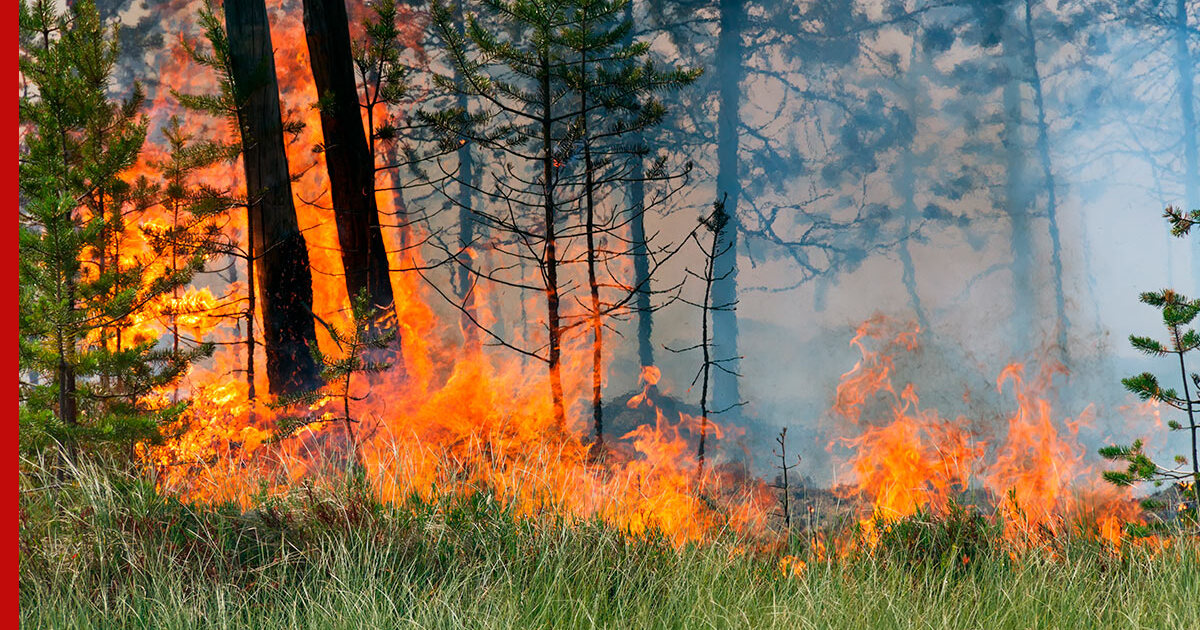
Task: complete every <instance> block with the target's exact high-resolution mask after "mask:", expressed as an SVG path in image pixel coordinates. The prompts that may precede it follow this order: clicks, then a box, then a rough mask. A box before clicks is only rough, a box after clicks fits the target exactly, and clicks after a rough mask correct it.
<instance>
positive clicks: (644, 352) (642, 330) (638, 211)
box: [625, 0, 654, 366]
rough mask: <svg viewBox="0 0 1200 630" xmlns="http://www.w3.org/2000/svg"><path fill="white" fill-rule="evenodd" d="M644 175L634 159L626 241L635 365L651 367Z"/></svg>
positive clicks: (628, 8)
mask: <svg viewBox="0 0 1200 630" xmlns="http://www.w3.org/2000/svg"><path fill="white" fill-rule="evenodd" d="M625 20H626V21H628V22H629V23H630V24H633V23H634V21H633V0H630V1H629V2H627V3H626V4H625ZM632 44H633V29H632V28H631V29H629V32H628V33H627V34H626V36H625V45H626V46H630V45H632ZM642 140H643V138H642V133H641V132H640V131H639V132H637V133H635V134H633V144H634V145H635V146H640V145H641V144H642ZM644 175H645V172H644V170H643V168H642V157H641V156H640V155H635V156H633V165H632V168H631V170H630V173H629V178H630V181H629V212H630V217H629V240H630V241H632V243H631V244H630V245H631V247H630V250H631V252H630V253H631V254H632V255H633V286H635V287H637V297H636V298H635V299H634V309H635V311H636V315H635V316H634V317H635V318H636V319H637V348H638V364H639V365H644V366H645V365H654V345H653V344H652V343H651V338H652V336H653V333H654V313H653V312H652V311H651V309H650V290H651V289H650V257H649V252H648V251H647V246H646V219H645V212H646V209H645V206H646V184H645V182H644V181H643V180H642V178H643V176H644Z"/></svg>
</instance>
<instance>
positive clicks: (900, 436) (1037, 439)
mask: <svg viewBox="0 0 1200 630" xmlns="http://www.w3.org/2000/svg"><path fill="white" fill-rule="evenodd" d="M919 332H920V331H919V329H915V328H914V329H907V328H905V327H903V326H900V325H898V324H896V323H894V322H891V321H889V320H887V319H885V318H883V317H881V316H876V317H874V318H872V319H870V320H868V321H867V322H865V323H863V324H862V326H860V327H859V328H858V330H857V334H856V335H855V337H854V338H853V340H852V341H851V345H853V346H855V347H857V348H859V350H860V351H861V352H862V359H861V360H860V361H859V362H858V363H857V364H856V365H855V366H854V368H853V369H851V370H850V371H849V372H847V373H846V374H844V375H843V376H842V379H841V383H840V384H839V386H838V390H837V400H836V403H835V405H834V407H833V413H834V415H835V417H838V418H841V419H842V420H843V421H846V422H849V423H850V427H849V430H850V432H851V433H854V434H853V435H851V436H848V437H842V438H840V439H838V440H837V441H835V442H834V443H833V444H831V445H830V446H831V448H832V447H834V446H842V447H846V448H848V449H850V451H851V455H850V457H849V459H848V460H847V472H848V473H849V475H850V478H851V479H852V480H853V481H852V482H851V483H850V484H848V485H847V486H844V487H843V488H842V492H843V493H844V494H846V496H853V497H860V498H862V499H864V500H865V502H866V507H864V516H863V518H862V520H861V521H860V524H861V526H862V527H863V531H864V532H865V534H866V538H867V541H868V542H869V543H870V544H872V545H873V544H874V541H875V540H876V537H877V535H878V534H877V532H876V527H877V525H878V524H881V523H882V524H886V523H889V522H891V521H895V520H899V519H902V518H905V517H908V516H911V515H913V514H916V513H918V512H923V513H926V514H932V515H944V514H945V513H946V512H947V509H948V507H949V506H950V504H951V503H952V502H955V501H961V498H962V497H963V496H964V494H965V493H966V492H967V491H968V490H969V489H971V487H972V483H971V482H972V480H973V479H974V480H977V481H978V484H979V485H981V486H982V487H983V488H985V489H986V490H987V491H988V495H987V499H989V500H990V501H992V502H994V504H995V512H994V514H995V518H996V519H997V520H998V521H999V522H1000V523H1002V524H1003V525H1004V531H1005V535H1006V538H1007V540H1008V542H1009V543H1010V544H1013V545H1015V546H1016V547H1017V548H1026V547H1028V546H1030V545H1034V546H1036V545H1039V544H1041V543H1042V542H1044V541H1047V540H1049V539H1051V538H1053V537H1054V536H1055V535H1056V534H1062V533H1066V532H1072V533H1082V534H1084V535H1086V536H1095V537H1099V538H1100V539H1102V540H1105V541H1107V542H1108V543H1109V544H1111V545H1113V546H1114V547H1119V546H1120V545H1121V541H1122V538H1123V536H1124V527H1125V525H1126V524H1127V523H1139V522H1141V515H1140V508H1139V507H1138V505H1137V502H1136V501H1135V500H1134V499H1133V498H1132V497H1131V496H1130V495H1129V494H1128V493H1124V492H1120V491H1118V490H1116V489H1114V488H1111V487H1108V486H1097V484H1095V483H1094V479H1095V478H1096V477H1097V471H1096V469H1095V468H1094V467H1093V466H1091V465H1088V464H1086V463H1085V461H1084V456H1083V453H1084V449H1083V447H1082V445H1081V444H1080V443H1079V441H1078V439H1077V434H1078V432H1079V429H1080V427H1081V426H1083V425H1086V424H1087V423H1088V422H1089V421H1090V417H1091V415H1092V414H1093V411H1092V408H1091V407H1089V408H1088V409H1085V410H1084V412H1083V413H1082V414H1081V415H1080V417H1079V418H1077V419H1075V420H1072V419H1070V418H1062V419H1059V418H1058V417H1056V415H1055V410H1054V408H1053V405H1052V403H1051V393H1050V392H1051V387H1052V380H1053V378H1054V377H1055V376H1056V375H1065V373H1066V372H1065V369H1064V368H1063V367H1062V366H1061V365H1058V364H1055V363H1053V362H1051V363H1048V364H1047V365H1048V367H1046V368H1044V369H1042V370H1041V371H1040V372H1039V373H1038V374H1037V375H1036V376H1035V377H1034V378H1032V379H1027V377H1026V375H1025V372H1026V368H1025V366H1024V365H1022V364H1019V363H1013V364H1010V365H1008V366H1007V367H1006V368H1005V369H1004V370H1003V371H1002V372H1001V374H1000V375H999V377H998V378H997V380H996V389H997V391H998V392H1001V393H1003V392H1005V391H1006V390H1009V391H1012V392H1013V394H1014V395H1015V398H1016V405H1015V411H1013V412H1012V414H1011V415H1010V416H1009V417H1008V418H1007V423H1006V426H1005V427H1003V429H1004V431H1003V432H1001V433H999V434H998V437H997V438H996V441H995V443H991V444H989V443H988V441H987V439H985V438H984V437H982V436H980V435H977V434H976V433H975V432H973V431H972V429H971V427H972V426H978V423H974V422H972V421H971V420H969V419H967V418H964V417H958V418H956V419H955V420H953V421H948V420H946V419H944V418H942V417H941V416H940V415H939V414H938V412H937V410H922V409H920V407H919V398H918V395H917V390H916V386H915V385H914V384H912V383H907V384H905V385H904V386H903V389H902V390H901V391H900V393H897V392H896V388H897V385H896V384H895V383H893V381H892V378H893V374H894V373H895V355H896V353H898V352H911V351H913V350H915V349H916V348H917V346H918V341H917V339H918V335H919ZM866 409H871V411H870V412H868V411H866ZM990 434H991V432H989V435H990ZM978 498H979V497H978V496H977V497H976V499H975V500H978ZM978 507H984V506H978Z"/></svg>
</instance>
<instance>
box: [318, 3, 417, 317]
mask: <svg viewBox="0 0 1200 630" xmlns="http://www.w3.org/2000/svg"><path fill="white" fill-rule="evenodd" d="M381 10H382V11H383V13H384V14H385V15H386V16H387V17H390V18H391V21H390V23H388V21H387V20H378V21H374V22H371V23H369V24H368V33H369V34H370V35H372V36H375V37H372V40H373V41H376V42H379V43H380V44H381V45H379V46H369V47H367V48H366V49H365V51H363V52H362V53H360V55H359V56H358V58H357V60H356V58H355V55H354V54H353V52H352V50H351V42H350V25H349V19H348V18H347V16H346V5H345V4H344V2H343V0H304V33H305V38H306V40H307V42H308V53H309V55H308V56H309V62H310V65H311V67H312V72H313V80H314V82H315V83H316V87H317V93H318V102H317V108H318V111H319V112H320V116H321V131H322V134H323V137H324V140H325V142H324V144H323V145H322V146H321V147H320V148H321V150H322V152H323V153H324V155H325V166H326V169H327V170H328V171H329V186H330V197H331V199H332V201H333V214H334V218H335V220H336V223H337V233H338V243H339V245H340V246H341V253H342V263H343V268H344V270H345V274H346V289H347V292H348V293H349V294H350V295H352V296H356V295H358V294H359V293H361V292H363V291H366V292H367V295H368V296H369V298H370V300H371V303H372V304H374V306H375V309H376V312H377V313H376V318H375V320H376V324H375V325H377V326H384V325H386V323H385V322H386V320H387V319H388V318H389V315H391V314H392V313H393V311H394V310H395V305H394V298H393V296H392V283H391V276H390V274H389V268H388V256H387V250H386V248H385V247H384V243H383V231H382V229H381V227H380V221H379V209H378V207H377V206H376V202H375V171H376V167H375V139H376V131H375V129H374V124H373V116H374V114H375V111H374V110H375V106H376V105H377V104H378V103H379V102H381V101H383V100H386V99H389V98H392V96H391V93H392V92H395V91H399V92H400V93H402V92H403V90H404V81H403V75H402V72H403V67H402V66H400V64H399V63H398V59H397V58H396V54H397V53H396V51H395V50H393V49H392V48H391V47H390V46H388V45H389V44H391V43H393V42H394V41H395V37H394V35H395V30H396V26H395V18H396V15H395V6H394V4H393V3H390V2H389V1H388V0H385V1H384V3H382V4H380V5H376V7H375V12H376V15H377V17H379V12H380V11H381ZM381 28H390V32H389V33H381ZM389 34H390V35H392V37H390V38H389V37H387V35H389ZM380 35H382V37H378V36H380ZM372 53H378V54H372ZM368 57H369V61H373V62H375V63H374V65H373V67H371V68H370V69H369V70H368V72H369V71H370V70H374V71H375V72H374V73H373V74H374V76H367V72H363V74H364V76H363V78H364V81H363V90H364V92H365V93H366V94H368V95H372V94H373V95H374V97H375V98H374V99H373V100H369V101H368V102H367V103H365V104H362V103H360V100H359V93H358V84H357V82H356V81H355V69H356V68H355V66H356V65H357V66H358V69H359V70H360V71H361V70H364V69H365V68H364V65H365V63H364V62H367V63H369V61H368ZM356 61H358V62H359V63H357V64H356ZM372 78H373V79H374V80H373V81H372V80H371V79H372ZM372 85H373V86H374V87H375V90H374V91H373V92H372V90H371V87H372ZM381 88H382V89H381ZM364 107H365V109H366V113H367V124H368V128H367V134H369V137H368V135H367V134H364V132H363V120H362V115H361V114H362V112H361V109H362V108H364ZM368 140H369V141H370V142H369V143H368Z"/></svg>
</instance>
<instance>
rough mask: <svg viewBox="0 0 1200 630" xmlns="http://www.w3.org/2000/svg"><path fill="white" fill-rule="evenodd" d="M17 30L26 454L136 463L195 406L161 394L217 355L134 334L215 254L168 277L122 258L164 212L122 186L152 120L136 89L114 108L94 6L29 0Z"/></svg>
mask: <svg viewBox="0 0 1200 630" xmlns="http://www.w3.org/2000/svg"><path fill="white" fill-rule="evenodd" d="M19 23H20V35H21V41H20V45H21V57H20V72H21V79H22V81H23V83H24V87H25V89H24V91H23V94H22V95H21V97H20V101H19V106H20V124H21V149H20V151H21V152H20V221H19V228H18V229H19V237H20V247H21V257H20V263H19V268H18V273H19V279H20V288H19V293H18V300H19V308H20V311H19V313H20V314H19V357H20V373H21V387H20V400H21V404H20V412H19V413H20V426H21V433H22V443H23V445H25V446H26V447H29V448H39V447H43V446H46V445H48V444H49V443H50V442H52V441H56V442H59V443H61V444H63V445H64V446H65V447H66V450H67V454H68V457H71V458H74V457H76V456H77V455H78V453H79V450H80V448H81V447H95V448H101V447H102V446H103V445H105V444H108V445H117V446H119V447H121V451H120V452H126V453H129V452H131V450H132V446H133V445H134V444H136V443H139V442H154V441H156V440H158V439H159V438H160V437H161V434H160V432H159V427H160V426H162V425H164V424H166V423H169V422H172V421H174V420H175V419H176V418H177V417H178V416H179V414H180V413H181V412H182V411H183V410H184V409H185V408H186V402H176V403H173V404H172V403H168V402H166V401H163V400H161V398H160V397H157V396H155V394H156V393H157V392H159V391H161V388H164V387H167V386H169V385H171V384H172V383H174V382H175V381H176V379H177V378H178V377H179V376H180V375H181V374H182V373H183V371H184V370H185V369H186V367H187V365H188V364H189V363H190V362H191V361H193V360H195V359H197V358H200V357H202V356H206V355H208V354H210V353H211V352H212V345H211V344H200V345H198V346H196V347H194V348H192V349H190V350H187V351H182V350H180V351H174V350H172V349H164V348H161V347H160V346H159V339H158V336H157V335H158V331H155V330H154V329H148V328H146V327H136V328H135V327H134V326H133V324H134V322H135V321H137V320H141V319H145V318H146V317H148V316H150V312H149V311H150V310H151V307H152V304H153V303H154V302H156V301H158V300H161V299H162V298H164V296H168V295H170V294H171V293H172V292H173V291H175V290H176V289H177V288H179V287H181V286H183V285H185V284H186V283H187V282H188V281H189V280H190V279H191V277H192V275H193V274H194V273H195V272H196V271H198V270H199V269H201V268H202V267H203V264H204V255H203V253H193V254H192V255H187V256H185V257H184V260H177V261H176V264H175V265H172V266H167V265H163V264H161V263H162V261H160V260H156V259H155V258H156V257H155V256H154V255H153V253H144V252H143V253H138V252H129V251H125V252H122V251H121V246H122V244H123V243H125V242H126V240H127V239H128V238H129V237H130V232H129V231H128V230H127V228H126V226H127V225H129V224H134V225H136V223H137V220H138V219H139V218H140V216H141V215H142V214H143V213H144V212H145V211H146V210H147V209H148V208H149V207H150V206H151V205H152V203H153V202H152V201H151V198H152V188H151V187H150V186H148V185H147V184H146V183H145V182H142V183H139V185H137V186H133V185H131V184H130V183H129V182H127V181H125V179H124V176H125V173H126V172H127V171H128V169H130V167H132V166H134V164H135V163H136V162H137V160H138V157H139V155H140V152H141V149H142V145H143V143H144V141H145V137H146V122H145V119H144V117H142V116H141V115H140V114H139V110H140V108H141V106H142V101H143V97H142V91H141V88H140V87H139V86H138V85H136V84H135V85H134V86H133V87H132V89H131V90H130V94H129V96H128V97H127V98H126V99H124V100H122V101H114V100H112V99H111V98H110V97H109V92H110V91H111V89H112V85H111V84H112V73H113V67H114V65H115V61H116V59H117V56H118V51H119V48H118V44H117V40H116V37H115V35H114V33H113V31H112V30H111V29H109V28H107V27H105V25H104V24H103V23H102V22H101V20H100V18H99V15H98V13H97V11H96V7H95V5H94V4H93V2H92V1H91V0H81V1H80V2H77V3H74V4H73V5H72V6H71V7H70V8H69V9H68V11H67V12H66V13H64V14H59V13H58V12H57V10H56V8H55V5H54V3H53V2H51V1H50V0H34V1H33V2H32V3H28V2H25V1H24V0H22V2H21V3H20V15H19ZM126 330H129V331H130V334H128V335H122V334H121V333H122V332H124V331H126ZM113 331H116V333H117V334H111V333H112V332H113Z"/></svg>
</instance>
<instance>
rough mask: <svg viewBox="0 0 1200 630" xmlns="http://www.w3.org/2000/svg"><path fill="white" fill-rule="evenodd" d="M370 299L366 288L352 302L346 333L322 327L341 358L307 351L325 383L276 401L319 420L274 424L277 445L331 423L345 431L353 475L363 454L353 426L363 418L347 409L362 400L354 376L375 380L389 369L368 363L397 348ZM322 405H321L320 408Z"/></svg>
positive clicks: (360, 467) (284, 419) (306, 417)
mask: <svg viewBox="0 0 1200 630" xmlns="http://www.w3.org/2000/svg"><path fill="white" fill-rule="evenodd" d="M369 295H370V294H369V293H368V292H367V290H366V289H365V288H364V289H362V290H361V291H360V292H359V293H358V294H357V295H355V296H354V297H353V298H352V299H351V312H352V315H353V322H352V324H351V327H350V328H348V329H347V328H342V327H339V326H335V325H333V324H329V323H326V322H321V323H322V325H323V326H324V327H325V330H326V331H327V332H328V333H329V337H330V339H332V340H333V343H334V345H336V346H337V348H338V350H339V351H340V353H341V356H336V357H334V356H329V355H326V354H325V353H323V352H321V350H320V348H319V347H318V346H317V344H315V343H314V344H311V346H310V347H309V350H310V352H312V357H313V362H314V363H316V364H317V365H318V366H320V367H321V379H322V381H323V382H324V383H325V384H324V386H322V387H321V388H319V389H315V390H311V391H307V392H299V393H296V394H290V395H286V396H281V397H280V398H279V399H277V401H276V405H275V406H277V407H279V408H284V409H286V408H291V409H306V410H312V409H314V407H315V408H316V411H317V412H318V413H321V415H320V416H317V417H315V418H314V417H313V416H312V415H311V414H310V413H305V414H300V415H285V416H283V417H281V418H279V419H278V421H277V428H278V433H277V434H276V436H275V439H277V440H281V439H285V438H287V437H290V436H292V435H294V434H295V433H296V432H297V431H299V430H300V429H302V428H305V427H309V426H312V425H314V424H323V423H335V424H338V423H340V425H341V426H342V427H343V428H344V429H345V432H346V440H347V443H348V444H349V449H348V450H349V457H348V459H349V461H350V463H351V466H352V468H353V469H354V470H355V471H362V470H363V461H362V454H361V453H360V452H359V448H358V439H359V436H357V435H356V434H355V433H356V432H355V430H354V426H355V425H357V424H360V423H361V418H360V417H358V416H357V415H356V414H354V413H353V410H352V407H351V405H352V404H353V403H355V402H358V401H361V400H363V399H364V398H365V397H366V395H365V394H357V393H355V390H354V384H355V380H354V377H355V376H356V375H359V374H362V375H366V374H378V373H380V372H383V371H385V370H387V369H388V368H390V367H391V364H390V363H388V362H385V361H377V360H374V359H372V358H371V357H373V356H380V355H381V354H383V353H382V352H380V351H383V350H388V349H390V348H391V347H392V346H393V345H394V344H395V343H396V330H395V328H387V329H381V328H380V327H379V326H377V325H376V324H377V321H376V316H377V312H376V308H375V304H374V303H372V301H371V298H370V297H369ZM323 401H324V402H323ZM331 405H333V406H335V407H340V409H334V410H332V411H325V412H323V413H322V411H323V410H324V409H326V408H328V407H329V406H331Z"/></svg>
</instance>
